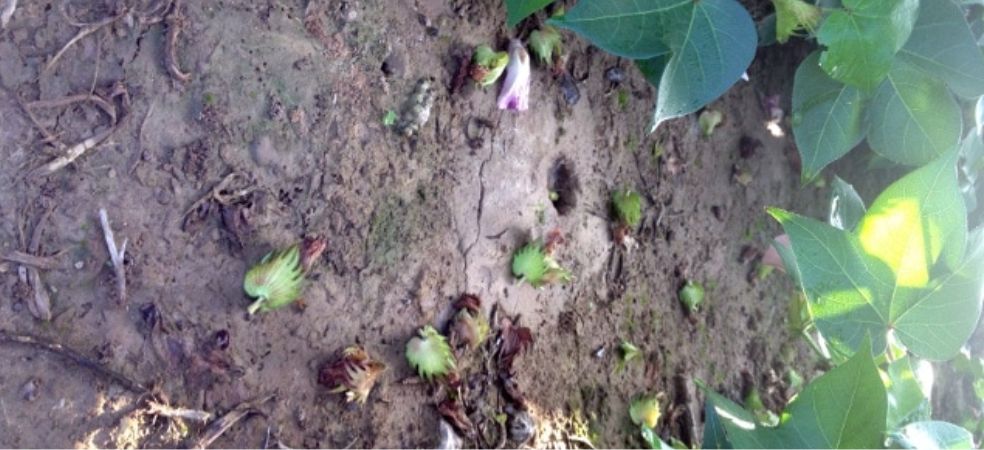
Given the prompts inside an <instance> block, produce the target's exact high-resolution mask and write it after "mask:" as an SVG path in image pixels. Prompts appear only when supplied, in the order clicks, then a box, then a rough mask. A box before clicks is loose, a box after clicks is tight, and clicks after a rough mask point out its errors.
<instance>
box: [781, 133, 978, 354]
mask: <svg viewBox="0 0 984 450" xmlns="http://www.w3.org/2000/svg"><path fill="white" fill-rule="evenodd" d="M955 157H956V152H951V153H949V154H947V155H944V156H943V157H941V158H939V159H938V160H937V161H934V162H933V163H931V164H928V165H926V166H924V167H922V168H920V169H917V170H915V171H913V172H912V173H910V174H908V175H906V176H904V177H902V178H901V179H900V180H898V181H896V182H895V183H893V184H892V185H890V186H889V187H888V188H887V189H886V190H885V191H884V192H882V194H881V195H879V196H878V198H877V199H876V200H875V201H874V203H872V205H871V207H870V208H869V209H868V211H867V212H866V213H865V215H864V217H863V218H862V219H861V222H860V223H859V224H858V226H857V229H856V230H855V231H854V232H849V231H845V230H840V229H837V228H836V227H833V226H830V225H827V224H824V223H821V222H819V221H816V220H813V219H809V218H806V217H802V216H798V215H796V214H792V213H788V212H786V211H782V210H778V209H772V210H770V213H771V214H772V216H773V217H775V218H776V219H777V220H778V221H779V222H780V223H781V224H782V226H783V229H784V230H785V231H786V234H788V235H789V239H790V243H791V247H792V253H793V255H794V256H795V260H796V265H797V269H798V270H797V273H796V275H797V276H798V277H799V284H800V287H801V289H802V290H803V293H804V294H805V295H806V297H807V300H808V301H809V302H810V305H811V307H810V311H811V312H812V314H813V318H814V322H815V323H816V326H817V329H818V330H819V331H820V332H821V334H823V337H824V338H825V339H826V340H827V341H828V343H829V344H830V346H831V349H832V350H833V351H835V352H842V353H847V354H850V353H851V352H852V351H853V350H854V349H856V348H857V347H858V345H859V344H860V342H861V339H862V338H863V337H864V336H865V335H866V334H868V335H870V336H871V337H872V341H873V343H874V348H875V349H876V350H878V351H881V350H882V349H883V348H884V345H885V337H886V334H887V333H888V331H889V330H894V332H895V335H896V336H897V338H898V339H899V341H900V342H901V343H903V344H904V345H905V346H906V347H907V348H908V349H909V351H911V352H912V353H913V354H915V355H918V356H920V357H923V358H928V359H947V358H949V357H951V356H953V355H954V354H956V353H957V352H958V351H959V349H960V347H961V346H962V345H963V344H964V342H966V340H967V339H968V338H969V337H970V335H971V333H972V332H973V330H974V327H975V326H976V324H977V320H978V317H979V316H980V311H981V298H982V292H984V284H982V283H984V277H980V275H979V274H980V273H984V239H981V238H980V236H979V235H978V234H975V235H974V238H973V239H971V245H970V246H969V248H970V250H969V251H967V252H966V253H967V254H966V256H964V253H965V245H966V243H967V241H968V238H967V217H966V209H965V206H964V203H963V199H962V197H961V195H960V192H959V190H958V186H957V180H956V160H955ZM940 260H942V261H944V262H945V263H946V264H945V268H949V269H950V271H949V272H947V271H945V270H943V267H940V265H938V264H937V262H938V261H940ZM941 272H942V273H943V275H941V276H937V275H938V274H939V273H941Z"/></svg>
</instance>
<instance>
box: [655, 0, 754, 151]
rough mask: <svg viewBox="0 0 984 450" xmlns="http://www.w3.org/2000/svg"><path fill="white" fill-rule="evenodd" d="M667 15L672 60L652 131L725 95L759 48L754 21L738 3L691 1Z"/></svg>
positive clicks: (658, 96) (658, 97) (658, 98)
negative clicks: (667, 121) (757, 46)
mask: <svg viewBox="0 0 984 450" xmlns="http://www.w3.org/2000/svg"><path fill="white" fill-rule="evenodd" d="M666 16H667V20H666V22H665V23H664V27H666V28H665V29H666V32H665V33H666V35H665V40H666V41H667V43H668V44H669V45H670V48H672V49H673V56H671V57H670V59H669V61H668V62H667V64H666V70H664V71H663V75H662V77H661V78H660V81H659V85H658V86H659V87H658V89H657V94H656V111H655V113H653V122H652V127H651V128H650V132H652V131H655V130H656V128H657V127H658V126H659V125H660V124H661V123H663V122H664V121H666V120H669V119H672V118H675V117H680V116H683V115H686V114H690V113H692V112H694V111H697V110H698V109H700V108H701V107H703V106H704V105H706V104H708V103H710V102H712V101H714V100H715V99H716V98H718V97H720V96H721V95H722V94H724V92H725V91H727V90H728V89H729V88H731V86H732V85H733V84H734V83H735V82H736V81H738V79H739V78H741V75H742V74H743V73H745V70H746V69H747V68H748V66H749V64H751V63H752V58H753V57H754V56H755V49H756V44H757V39H756V32H755V24H754V23H753V22H752V18H751V17H750V16H749V15H748V11H746V10H745V8H743V7H742V6H741V5H740V4H738V3H737V2H735V1H734V0H701V1H699V2H693V1H691V2H689V3H688V5H687V6H686V7H684V8H678V9H676V10H674V11H672V12H670V13H668V14H667V15H666Z"/></svg>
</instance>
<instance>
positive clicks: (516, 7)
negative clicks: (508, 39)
mask: <svg viewBox="0 0 984 450" xmlns="http://www.w3.org/2000/svg"><path fill="white" fill-rule="evenodd" d="M552 1H553V0H505V2H506V24H508V25H509V26H511V27H514V26H516V25H517V24H519V22H521V21H522V20H523V19H525V18H527V17H529V16H530V15H532V14H533V13H535V12H537V11H539V10H541V9H543V8H546V7H547V5H549V4H550V3H551V2H552Z"/></svg>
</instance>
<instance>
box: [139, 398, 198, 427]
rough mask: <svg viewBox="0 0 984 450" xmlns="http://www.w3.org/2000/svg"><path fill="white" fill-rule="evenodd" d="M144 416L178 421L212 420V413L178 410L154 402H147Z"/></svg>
mask: <svg viewBox="0 0 984 450" xmlns="http://www.w3.org/2000/svg"><path fill="white" fill-rule="evenodd" d="M143 413H144V414H148V415H152V416H163V417H170V418H172V419H173V418H177V419H188V420H193V421H195V422H202V423H204V422H208V421H209V420H211V419H212V413H210V412H208V411H202V410H199V409H188V408H176V407H173V406H169V405H167V404H164V403H158V402H156V401H153V400H149V401H148V402H147V409H146V410H144V411H143Z"/></svg>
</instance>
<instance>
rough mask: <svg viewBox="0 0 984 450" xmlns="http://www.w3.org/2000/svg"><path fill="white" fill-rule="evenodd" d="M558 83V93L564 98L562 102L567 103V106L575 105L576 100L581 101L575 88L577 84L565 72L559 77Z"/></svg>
mask: <svg viewBox="0 0 984 450" xmlns="http://www.w3.org/2000/svg"><path fill="white" fill-rule="evenodd" d="M559 83H560V93H561V94H562V95H563V96H564V101H565V102H567V106H574V105H576V104H577V102H578V100H581V91H580V90H579V89H578V88H577V83H575V82H574V77H572V76H571V75H570V74H569V73H566V72H565V73H564V74H563V75H561V76H560V81H559Z"/></svg>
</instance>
